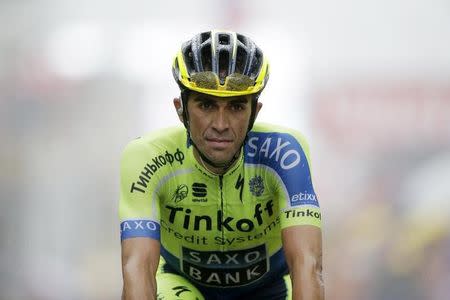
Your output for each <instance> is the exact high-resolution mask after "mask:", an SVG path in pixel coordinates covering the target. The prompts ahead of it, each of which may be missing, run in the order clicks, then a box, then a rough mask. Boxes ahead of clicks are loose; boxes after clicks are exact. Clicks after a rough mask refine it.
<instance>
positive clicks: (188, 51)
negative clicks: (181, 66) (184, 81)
mask: <svg viewBox="0 0 450 300" xmlns="http://www.w3.org/2000/svg"><path fill="white" fill-rule="evenodd" d="M183 55H184V60H185V61H186V67H187V69H188V73H191V72H192V71H195V65H194V54H193V53H192V46H191V45H189V46H187V47H186V48H185V49H184V53H183Z"/></svg>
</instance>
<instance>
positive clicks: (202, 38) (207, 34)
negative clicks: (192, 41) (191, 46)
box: [200, 31, 211, 44]
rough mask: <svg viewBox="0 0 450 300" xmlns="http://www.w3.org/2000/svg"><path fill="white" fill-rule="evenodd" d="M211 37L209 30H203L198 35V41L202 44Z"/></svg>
mask: <svg viewBox="0 0 450 300" xmlns="http://www.w3.org/2000/svg"><path fill="white" fill-rule="evenodd" d="M210 37H211V32H209V31H208V32H203V33H202V34H201V35H200V43H201V44H203V43H204V42H205V41H207V40H208V39H209V38H210Z"/></svg>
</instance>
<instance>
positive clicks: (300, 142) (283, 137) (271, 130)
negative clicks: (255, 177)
mask: <svg viewBox="0 0 450 300" xmlns="http://www.w3.org/2000/svg"><path fill="white" fill-rule="evenodd" d="M256 143H257V144H260V143H261V146H262V145H264V144H265V146H266V147H268V148H272V147H271V144H272V143H273V148H276V145H277V144H278V148H279V147H280V146H281V145H285V146H284V147H283V149H284V148H285V147H287V146H288V145H290V146H291V147H290V148H292V147H294V148H295V149H296V150H301V151H302V152H304V153H305V155H306V156H309V146H308V142H307V140H306V138H305V136H304V135H303V134H302V133H301V132H300V131H298V130H296V129H293V128H289V127H284V126H280V125H275V124H270V123H255V126H254V127H253V129H252V131H251V132H250V133H249V144H256ZM286 150H287V149H286Z"/></svg>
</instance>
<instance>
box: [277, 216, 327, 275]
mask: <svg viewBox="0 0 450 300" xmlns="http://www.w3.org/2000/svg"><path fill="white" fill-rule="evenodd" d="M282 240H283V249H284V253H285V256H286V260H287V262H288V265H289V267H290V268H291V270H293V269H295V268H294V266H296V265H305V266H310V267H313V268H314V269H321V268H322V233H321V230H320V228H318V227H316V226H310V225H299V226H291V227H288V228H285V229H283V231H282Z"/></svg>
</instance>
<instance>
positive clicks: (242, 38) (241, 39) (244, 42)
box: [237, 34, 247, 45]
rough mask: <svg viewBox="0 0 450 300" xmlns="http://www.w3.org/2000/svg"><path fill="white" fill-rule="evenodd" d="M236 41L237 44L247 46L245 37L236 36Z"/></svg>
mask: <svg viewBox="0 0 450 300" xmlns="http://www.w3.org/2000/svg"><path fill="white" fill-rule="evenodd" d="M237 39H238V41H239V42H241V43H242V44H244V45H246V44H247V40H246V38H245V36H243V35H242V34H237Z"/></svg>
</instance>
